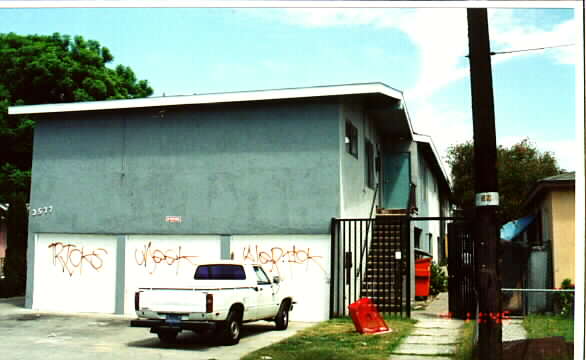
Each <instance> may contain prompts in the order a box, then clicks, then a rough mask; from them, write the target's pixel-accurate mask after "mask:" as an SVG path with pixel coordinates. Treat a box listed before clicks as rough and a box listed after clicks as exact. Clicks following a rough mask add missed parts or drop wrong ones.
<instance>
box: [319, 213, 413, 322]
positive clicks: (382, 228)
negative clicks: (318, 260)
mask: <svg viewBox="0 0 586 360" xmlns="http://www.w3.org/2000/svg"><path fill="white" fill-rule="evenodd" d="M331 235H332V247H331V248H332V253H331V259H332V262H331V264H332V269H331V274H332V280H331V283H330V317H339V316H347V315H348V305H350V304H351V303H353V302H355V301H356V300H358V299H360V298H362V297H369V298H371V299H372V300H373V301H374V303H375V304H376V305H377V307H378V310H379V311H380V312H381V313H383V314H394V315H400V316H407V317H409V316H410V306H409V298H410V294H409V286H405V285H406V284H408V281H407V279H408V278H409V276H410V274H409V269H410V264H409V245H408V244H409V218H408V217H406V216H378V217H377V218H376V220H375V219H332V224H331Z"/></svg>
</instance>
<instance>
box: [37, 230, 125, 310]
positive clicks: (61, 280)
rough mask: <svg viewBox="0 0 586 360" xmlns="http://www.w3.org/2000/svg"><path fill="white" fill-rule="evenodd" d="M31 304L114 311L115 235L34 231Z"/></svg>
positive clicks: (49, 307) (52, 307)
mask: <svg viewBox="0 0 586 360" xmlns="http://www.w3.org/2000/svg"><path fill="white" fill-rule="evenodd" d="M34 272H35V275H34V288H33V308H34V309H37V310H46V311H67V312H103V313H113V312H114V310H115V309H114V306H115V289H116V286H115V283H116V238H115V237H114V236H107V235H74V234H37V235H36V236H35V263H34Z"/></svg>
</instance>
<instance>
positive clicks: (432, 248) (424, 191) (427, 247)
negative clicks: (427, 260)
mask: <svg viewBox="0 0 586 360" xmlns="http://www.w3.org/2000/svg"><path fill="white" fill-rule="evenodd" d="M419 154H420V156H418V159H417V165H418V175H417V178H416V181H414V182H415V184H416V185H417V206H418V208H419V212H418V215H417V216H422V217H423V216H426V217H439V216H440V215H441V213H440V191H439V184H438V180H437V177H436V176H435V175H434V172H433V171H432V169H431V167H430V166H429V164H428V163H427V160H426V159H425V158H424V156H423V155H422V153H421V152H420V153H419ZM417 227H419V228H420V229H421V230H422V231H421V245H420V248H421V249H422V250H424V251H427V252H429V253H430V254H432V255H433V258H434V260H435V261H437V260H438V247H439V240H440V235H441V232H440V222H439V221H419V222H417Z"/></svg>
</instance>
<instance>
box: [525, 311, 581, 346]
mask: <svg viewBox="0 0 586 360" xmlns="http://www.w3.org/2000/svg"><path fill="white" fill-rule="evenodd" d="M523 327H524V328H525V330H527V336H528V337H529V338H530V339H535V338H543V337H549V336H563V337H564V338H565V339H566V341H574V320H573V319H572V318H566V317H562V316H559V315H555V316H551V315H537V314H531V315H528V316H527V317H526V318H525V319H523Z"/></svg>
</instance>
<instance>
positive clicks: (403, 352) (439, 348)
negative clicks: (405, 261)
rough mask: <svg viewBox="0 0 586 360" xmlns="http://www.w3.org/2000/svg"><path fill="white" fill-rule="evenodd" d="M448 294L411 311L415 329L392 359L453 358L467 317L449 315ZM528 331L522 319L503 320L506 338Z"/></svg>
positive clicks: (523, 334) (523, 337)
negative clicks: (415, 321)
mask: <svg viewBox="0 0 586 360" xmlns="http://www.w3.org/2000/svg"><path fill="white" fill-rule="evenodd" d="M448 308H449V307H448V293H447V292H446V293H441V294H439V295H438V296H437V297H436V298H435V300H434V301H433V302H432V303H431V304H429V305H428V306H427V307H426V308H425V309H423V310H415V311H412V312H411V318H413V319H415V320H417V323H416V324H415V330H414V331H413V333H412V334H411V335H409V336H408V337H407V338H406V339H405V340H403V342H402V343H401V344H400V345H399V346H398V347H397V348H396V349H395V351H393V352H392V354H391V357H390V359H392V360H450V359H452V357H453V354H454V353H455V351H456V348H457V345H458V344H459V343H460V341H461V338H460V331H461V327H462V326H463V325H464V322H465V321H464V320H456V319H449V318H448ZM526 338H527V332H526V331H525V329H524V328H523V326H522V320H519V319H511V320H504V321H503V341H511V340H522V339H526Z"/></svg>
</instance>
